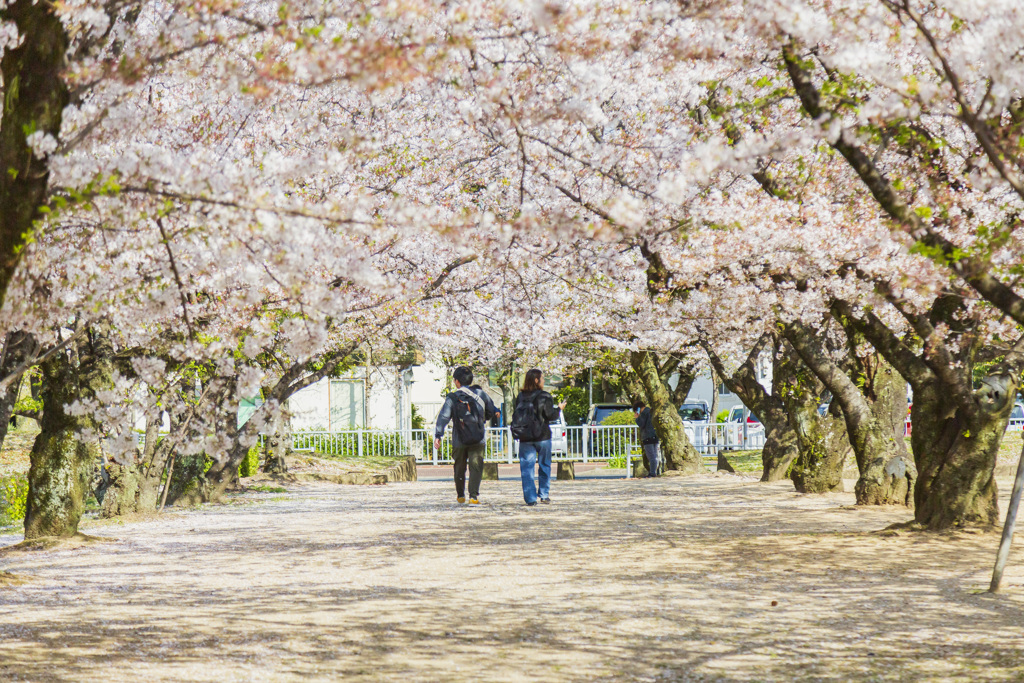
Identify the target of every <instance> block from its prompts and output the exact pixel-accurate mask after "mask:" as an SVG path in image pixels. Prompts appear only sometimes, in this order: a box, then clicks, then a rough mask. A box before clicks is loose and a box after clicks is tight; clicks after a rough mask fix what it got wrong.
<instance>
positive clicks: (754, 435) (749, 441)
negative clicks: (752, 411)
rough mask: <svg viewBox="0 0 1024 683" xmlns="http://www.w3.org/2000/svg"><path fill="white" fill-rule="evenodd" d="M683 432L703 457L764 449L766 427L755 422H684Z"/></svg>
mask: <svg viewBox="0 0 1024 683" xmlns="http://www.w3.org/2000/svg"><path fill="white" fill-rule="evenodd" d="M683 431H685V432H686V436H687V437H689V439H690V442H691V443H692V444H693V447H694V448H696V449H697V452H698V453H701V454H702V455H712V454H717V453H718V452H719V451H722V450H759V449H761V448H764V425H761V424H757V423H754V422H717V423H715V422H684V423H683Z"/></svg>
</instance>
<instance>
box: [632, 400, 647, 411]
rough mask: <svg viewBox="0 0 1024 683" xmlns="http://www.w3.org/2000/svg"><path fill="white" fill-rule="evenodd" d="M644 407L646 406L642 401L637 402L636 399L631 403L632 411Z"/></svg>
mask: <svg viewBox="0 0 1024 683" xmlns="http://www.w3.org/2000/svg"><path fill="white" fill-rule="evenodd" d="M644 406H646V404H645V403H644V402H643V401H641V400H639V399H637V400H636V401H633V410H640V409H641V408H643V407H644Z"/></svg>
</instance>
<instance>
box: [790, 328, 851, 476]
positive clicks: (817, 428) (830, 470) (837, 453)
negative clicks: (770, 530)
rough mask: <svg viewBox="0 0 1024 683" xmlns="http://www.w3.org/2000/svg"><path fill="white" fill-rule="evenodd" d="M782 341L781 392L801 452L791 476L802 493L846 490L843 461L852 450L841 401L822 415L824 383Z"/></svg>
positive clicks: (793, 465) (793, 466)
mask: <svg viewBox="0 0 1024 683" xmlns="http://www.w3.org/2000/svg"><path fill="white" fill-rule="evenodd" d="M780 344H781V347H780V349H779V352H778V353H776V364H777V365H778V368H777V369H776V372H777V373H778V374H779V376H780V377H781V378H783V380H782V386H781V387H780V389H779V392H778V393H779V395H780V396H781V397H782V401H783V404H784V405H785V409H786V415H787V419H788V420H789V426H790V428H791V429H792V430H793V433H794V435H795V437H796V443H797V451H798V455H797V457H796V460H794V461H793V464H792V466H791V467H790V468H789V477H790V479H792V480H793V485H794V486H795V487H796V490H797V491H799V492H800V493H828V492H830V491H842V490H843V463H844V462H845V461H846V457H847V456H848V455H849V454H850V450H851V449H850V441H849V439H848V438H847V436H846V425H845V423H844V421H843V416H842V413H841V411H840V410H839V406H838V404H832V405H830V407H829V410H828V411H827V412H826V413H825V414H824V415H820V414H819V412H818V407H819V406H820V405H821V402H822V398H823V396H824V395H825V394H826V390H825V387H824V385H823V384H822V383H821V380H820V379H818V377H817V376H816V375H815V374H814V373H813V372H811V370H810V368H808V367H807V365H806V364H804V362H803V361H802V360H801V359H800V356H799V355H798V354H797V353H796V351H795V350H794V349H793V347H792V346H791V345H789V344H788V343H786V342H780Z"/></svg>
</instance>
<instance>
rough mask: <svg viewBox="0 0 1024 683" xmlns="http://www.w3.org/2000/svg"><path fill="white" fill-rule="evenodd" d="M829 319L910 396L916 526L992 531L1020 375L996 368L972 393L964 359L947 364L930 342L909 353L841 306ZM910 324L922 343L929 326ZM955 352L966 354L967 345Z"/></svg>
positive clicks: (943, 352) (879, 326)
mask: <svg viewBox="0 0 1024 683" xmlns="http://www.w3.org/2000/svg"><path fill="white" fill-rule="evenodd" d="M833 314H834V316H835V317H836V319H837V320H839V321H840V322H841V323H843V325H844V326H848V327H850V328H851V329H854V330H856V331H857V332H859V333H862V334H863V335H864V336H865V337H866V338H867V339H868V340H869V341H870V342H871V343H872V345H874V347H875V348H876V349H878V351H879V352H880V353H881V354H882V355H883V356H885V359H886V360H887V361H889V363H891V364H892V365H893V366H894V367H895V368H896V369H897V370H898V371H899V372H900V374H901V375H903V377H904V378H906V379H907V381H908V382H909V383H910V385H911V386H912V387H913V389H914V403H913V405H912V407H911V421H912V424H913V426H914V428H913V430H912V431H911V438H910V443H911V450H912V451H913V454H914V463H915V465H916V468H917V473H918V477H917V482H916V484H915V487H914V519H915V521H916V522H917V523H919V524H921V525H923V526H925V527H926V528H929V529H934V530H940V529H948V528H951V527H962V526H981V527H989V526H992V525H994V524H996V523H997V522H998V504H997V494H996V483H995V478H994V471H995V463H996V456H997V453H998V449H999V442H1000V440H1001V439H1002V435H1003V433H1004V432H1005V430H1006V424H1007V420H1008V419H1009V416H1010V411H1011V409H1012V408H1013V397H1014V396H1015V395H1016V392H1017V388H1018V386H1019V384H1018V376H1019V369H1018V368H1016V367H1012V368H1011V367H1004V364H1001V365H1000V366H997V367H996V369H995V370H993V371H992V372H991V373H990V374H989V375H988V376H986V377H985V378H984V379H983V380H982V388H981V389H979V390H976V391H975V390H973V388H972V385H973V377H972V375H973V367H972V364H971V363H970V362H969V359H966V360H963V361H961V362H958V363H957V362H950V361H949V349H948V348H945V347H944V346H943V344H942V342H940V341H935V340H932V339H929V340H928V343H927V344H926V346H925V349H924V350H922V351H920V352H915V350H914V349H912V348H911V347H910V346H908V345H907V343H905V342H904V341H903V340H902V339H900V338H899V337H897V336H896V335H895V334H893V332H892V331H891V330H890V329H889V328H888V327H886V325H885V324H884V323H883V322H882V321H881V320H879V319H878V318H877V316H875V315H874V314H873V313H871V312H870V311H867V312H864V313H863V314H856V315H855V314H854V311H853V308H852V306H850V305H849V304H848V303H846V302H843V301H836V302H834V303H833ZM933 315H938V312H933ZM910 319H911V320H912V321H913V322H915V323H916V326H917V327H918V328H919V329H920V332H919V334H922V336H925V338H926V339H927V338H928V335H927V325H928V324H929V321H928V320H927V319H923V317H922V318H915V317H913V316H910ZM961 347H962V348H964V350H965V351H966V352H968V353H970V352H971V349H970V345H969V344H967V343H966V342H962V344H961Z"/></svg>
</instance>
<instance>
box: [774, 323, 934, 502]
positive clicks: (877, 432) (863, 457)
mask: <svg viewBox="0 0 1024 683" xmlns="http://www.w3.org/2000/svg"><path fill="white" fill-rule="evenodd" d="M785 336H786V339H787V340H789V342H790V343H791V344H792V346H793V349H794V350H795V351H796V352H797V353H798V354H799V355H800V358H801V360H803V361H804V363H805V364H806V365H807V367H808V368H810V370H811V371H812V372H813V373H814V374H815V375H816V376H817V377H818V379H819V380H820V381H821V382H822V383H823V384H824V385H825V387H827V388H828V390H829V391H830V392H831V393H832V397H833V404H835V403H837V402H838V404H839V406H840V408H841V409H842V414H843V418H844V421H845V424H846V434H847V436H848V438H849V442H850V445H851V447H852V448H853V453H854V456H855V457H856V459H857V469H858V470H859V472H860V478H859V479H858V480H857V485H856V487H855V489H854V490H855V493H856V496H857V504H858V505H911V504H912V502H913V501H912V499H911V495H910V494H911V491H913V486H914V481H915V479H916V476H917V471H916V469H915V467H914V465H913V463H912V462H910V460H909V458H907V455H906V449H905V448H903V446H902V436H901V437H900V440H901V443H900V444H899V445H897V443H896V440H895V435H894V433H893V428H892V424H891V422H890V423H889V425H888V427H886V425H885V424H884V423H883V422H882V421H881V420H879V419H877V418H876V416H875V413H874V411H873V410H872V406H871V404H870V403H869V402H868V399H867V398H866V397H865V396H864V394H863V393H862V391H861V389H860V388H858V386H857V384H855V383H854V381H853V380H852V379H850V377H849V376H848V375H847V373H846V372H845V371H844V370H843V369H842V368H840V367H839V366H838V365H836V363H835V362H833V361H832V360H831V359H830V358H829V357H828V355H827V354H826V353H825V352H824V350H823V348H822V345H821V344H820V343H819V342H818V341H817V340H816V339H815V338H814V336H813V335H812V334H811V333H810V332H809V331H808V330H807V329H806V328H805V327H803V326H802V325H801V324H799V323H791V324H789V325H787V326H786V327H785ZM886 369H887V370H889V371H891V368H888V366H887V365H886V368H885V369H882V370H880V372H883V373H884V372H885V370H886ZM892 374H895V373H892ZM879 382H880V384H886V382H887V386H888V388H887V389H885V391H886V392H887V394H889V396H888V398H889V399H890V400H889V402H888V404H887V405H888V406H891V392H892V391H894V388H893V386H894V384H895V382H894V381H892V380H887V381H882V380H879ZM905 395H906V394H905V390H904V396H905ZM883 403H885V402H884V401H883ZM882 409H883V410H888V408H887V407H886V406H882ZM840 467H841V464H840ZM839 474H840V476H841V474H842V470H841V469H840V472H839Z"/></svg>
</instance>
